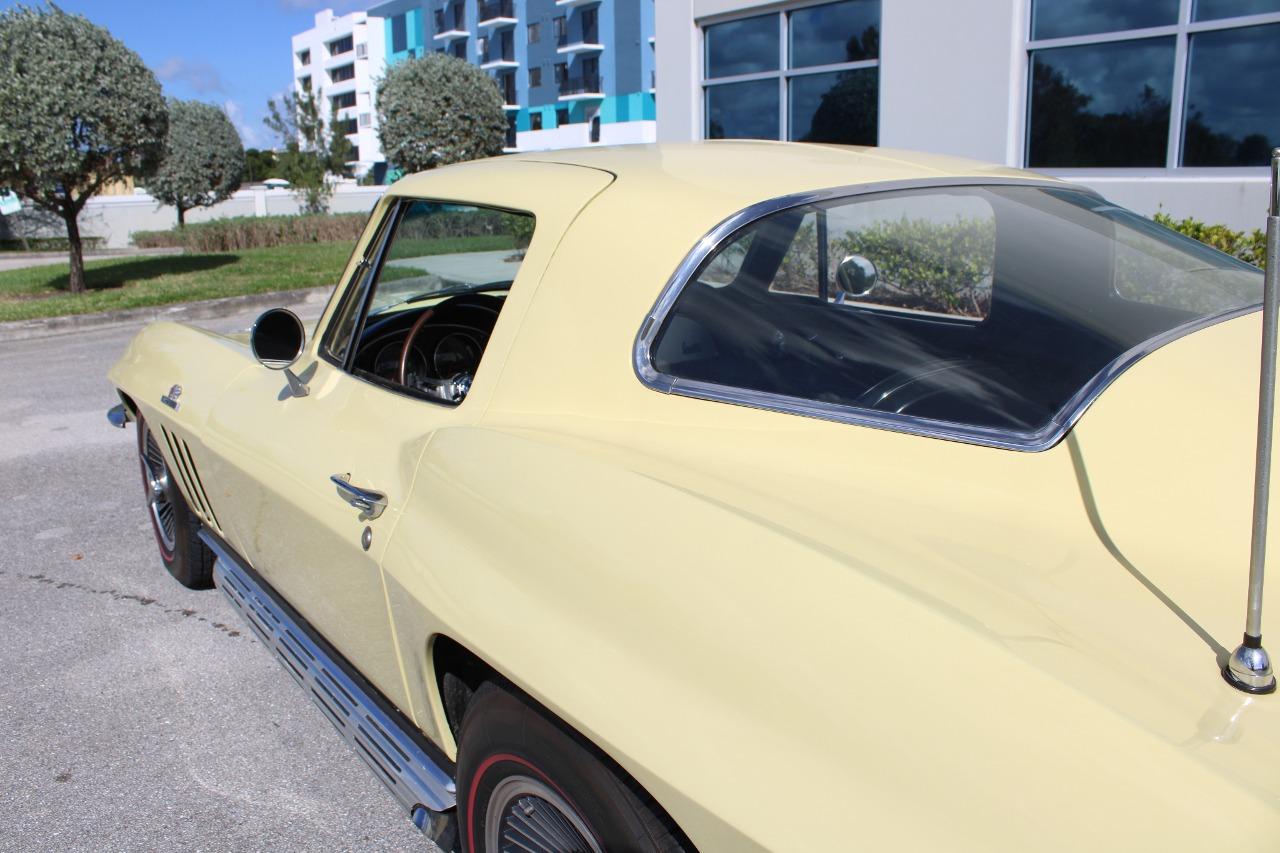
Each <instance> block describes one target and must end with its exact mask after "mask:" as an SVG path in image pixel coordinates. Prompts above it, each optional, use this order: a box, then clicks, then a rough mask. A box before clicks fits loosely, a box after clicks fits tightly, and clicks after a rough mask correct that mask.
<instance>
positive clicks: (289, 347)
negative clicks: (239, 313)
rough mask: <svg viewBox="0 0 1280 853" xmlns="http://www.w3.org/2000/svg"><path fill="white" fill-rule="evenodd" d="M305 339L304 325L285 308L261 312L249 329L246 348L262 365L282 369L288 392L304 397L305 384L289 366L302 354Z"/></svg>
mask: <svg viewBox="0 0 1280 853" xmlns="http://www.w3.org/2000/svg"><path fill="white" fill-rule="evenodd" d="M306 342H307V330H306V329H305V328H303V325H302V321H301V320H299V319H298V315H297V314H294V313H293V312H292V311H290V310H289V309H287V308H272V309H270V310H268V311H264V312H262V313H261V314H259V315H258V319H257V320H254V321H253V329H251V330H250V331H249V348H250V349H252V350H253V357H254V358H256V359H257V360H258V363H259V364H261V365H262V366H263V367H268V368H270V369H271V370H283V371H284V378H285V380H286V381H288V383H289V392H290V393H291V394H292V395H293V396H294V397H305V396H307V394H308V393H310V392H309V391H308V389H307V385H306V383H305V382H303V381H302V380H301V379H299V378H298V376H297V375H296V374H295V373H294V372H293V371H292V370H290V369H289V368H290V366H292V365H293V363H294V362H295V361H297V360H298V356H300V355H302V348H303V346H304V345H305V344H306Z"/></svg>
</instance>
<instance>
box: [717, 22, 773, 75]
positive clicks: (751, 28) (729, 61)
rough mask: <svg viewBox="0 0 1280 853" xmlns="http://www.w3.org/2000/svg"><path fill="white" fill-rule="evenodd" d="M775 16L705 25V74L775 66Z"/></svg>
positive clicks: (721, 73)
mask: <svg viewBox="0 0 1280 853" xmlns="http://www.w3.org/2000/svg"><path fill="white" fill-rule="evenodd" d="M778 26H779V24H778V16H777V15H759V16H757V17H754V18H743V19H742V20H740V21H727V22H725V23H723V24H714V25H713V26H710V27H707V28H706V30H705V33H706V42H707V77H732V76H734V75H736V74H755V73H757V72H761V71H777V70H778V54H779V50H778V39H779V33H778Z"/></svg>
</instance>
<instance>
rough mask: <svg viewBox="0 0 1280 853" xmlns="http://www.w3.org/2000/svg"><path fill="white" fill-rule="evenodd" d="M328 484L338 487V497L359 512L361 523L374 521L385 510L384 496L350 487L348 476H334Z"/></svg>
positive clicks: (385, 501)
mask: <svg viewBox="0 0 1280 853" xmlns="http://www.w3.org/2000/svg"><path fill="white" fill-rule="evenodd" d="M329 482H330V483H333V484H334V485H335V486H337V487H338V497H340V498H342V499H343V500H344V501H346V502H347V503H349V504H351V505H352V506H353V507H355V508H356V509H358V510H360V520H361V521H369V520H371V519H375V518H377V517H378V516H380V515H382V511H383V510H384V509H386V508H387V496H386V495H384V494H382V493H381V492H372V491H369V490H368V489H362V488H360V487H359V486H353V485H351V475H350V474H334V475H333V476H331V477H330V478H329Z"/></svg>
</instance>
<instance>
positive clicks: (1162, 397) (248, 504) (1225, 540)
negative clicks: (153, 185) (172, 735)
mask: <svg viewBox="0 0 1280 853" xmlns="http://www.w3.org/2000/svg"><path fill="white" fill-rule="evenodd" d="M1262 278H1263V277H1262V275H1261V273H1260V272H1259V271H1258V270H1257V269H1256V268H1254V267H1251V266H1247V265H1244V264H1242V263H1239V262H1237V261H1235V260H1233V259H1231V258H1229V257H1227V256H1225V255H1222V254H1219V253H1217V252H1215V251H1213V250H1211V249H1208V248H1206V247H1203V246H1201V245H1200V244H1198V243H1195V242H1193V241H1190V240H1187V239H1185V238H1182V237H1180V236H1178V235H1176V234H1173V233H1172V232H1170V231H1167V230H1165V229H1163V228H1160V227H1159V226H1156V225H1154V224H1153V223H1151V222H1149V221H1147V220H1145V219H1142V218H1140V217H1138V216H1136V215H1134V214H1132V213H1129V212H1127V211H1125V210H1122V209H1119V208H1117V207H1115V206H1113V205H1111V204H1109V203H1107V202H1106V201H1104V200H1103V199H1102V198H1100V197H1099V196H1097V195H1096V194H1094V193H1093V192H1092V191H1090V190H1087V189H1083V188H1081V187H1078V186H1074V185H1072V184H1070V183H1065V182H1061V181H1057V180H1051V179H1047V178H1044V177H1041V176H1037V175H1034V174H1030V173H1027V172H1021V171H1016V170H1011V169H1005V168H1001V167H994V166H985V165H982V164H978V163H972V162H968V161H962V160H955V159H950V158H942V157H931V156H925V155H920V154H914V153H907V152H895V151H891V150H885V149H849V148H838V147H826V146H810V145H787V144H778V143H747V142H724V143H704V144H694V145H679V146H635V147H624V148H616V149H593V150H582V151H557V152H549V153H544V154H529V155H518V156H512V157H504V158H501V159H498V160H491V161H483V162H476V163H469V164H464V165H459V166H451V167H447V168H442V169H438V170H434V171H431V172H427V173H423V174H420V175H415V176H412V177H408V178H405V179H404V180H402V181H400V182H399V183H397V184H396V185H395V186H393V187H391V188H390V190H389V192H388V193H387V195H386V196H385V198H384V199H383V200H382V201H381V202H380V203H379V204H378V206H377V207H376V209H375V210H374V212H373V214H372V216H371V218H370V220H369V224H368V227H367V229H366V230H365V233H364V235H363V237H362V238H361V239H360V241H359V243H358V244H357V246H356V247H355V251H354V253H353V254H352V257H351V260H350V262H349V264H348V265H347V268H346V271H345V273H344V275H343V278H342V281H341V283H340V284H339V285H338V287H337V289H336V291H335V293H334V294H333V297H332V299H331V300H330V302H329V305H328V306H327V308H326V310H325V312H324V314H323V316H322V317H321V319H320V320H319V322H318V324H317V326H316V328H315V329H314V333H313V334H310V335H308V336H307V337H306V340H305V341H304V336H303V329H302V326H301V324H300V323H299V322H298V321H297V319H296V318H294V317H293V316H292V315H291V314H289V313H288V312H284V311H280V310H277V311H272V312H267V314H265V315H263V317H262V318H260V320H259V321H258V323H257V325H256V326H255V328H254V330H253V331H252V333H251V334H250V335H249V336H248V337H245V336H232V337H225V336H221V335H217V334H213V333H210V332H206V331H202V330H200V329H196V328H192V327H188V326H182V325H175V324H166V323H158V324H155V325H153V326H150V327H149V328H147V329H145V330H144V331H142V332H141V333H140V334H139V335H138V336H137V337H136V338H135V340H134V341H133V342H132V344H131V345H130V347H129V349H128V351H127V353H126V354H125V356H124V357H123V358H122V359H121V361H120V362H119V363H118V364H116V365H115V366H114V367H113V368H112V369H111V372H110V379H111V381H112V382H113V383H114V385H115V386H116V387H117V388H118V389H119V392H120V395H121V399H122V405H121V407H118V408H117V409H116V410H113V412H112V413H111V417H112V419H113V421H114V422H115V423H116V424H117V425H123V424H124V422H125V421H126V420H127V421H134V422H136V426H137V433H138V443H139V450H140V456H141V467H142V472H143V479H144V485H145V490H146V497H147V506H148V508H149V512H150V513H151V517H152V520H153V522H154V526H155V530H156V539H157V542H158V543H159V546H160V552H161V556H162V559H163V561H164V563H165V565H166V566H167V567H168V568H169V570H170V571H171V572H172V573H173V575H174V576H175V577H176V578H177V579H178V580H179V581H181V582H182V583H184V584H187V585H189V586H206V585H209V584H210V583H213V582H216V583H217V585H218V586H219V587H220V588H221V589H222V590H223V592H224V593H225V594H226V595H227V596H228V598H229V599H230V600H231V602H232V603H233V604H234V605H235V606H236V607H237V608H238V609H239V610H240V611H241V612H242V613H243V615H244V616H245V617H246V618H247V619H248V620H249V624H250V625H251V626H252V627H253V628H254V630H255V631H256V632H257V634H258V636H259V638H260V639H261V640H262V642H263V643H264V644H266V645H267V646H268V647H269V648H272V649H273V650H274V651H275V652H276V653H277V654H278V655H279V656H280V658H281V660H282V662H283V663H284V665H285V669H286V671H287V672H289V673H290V674H291V675H292V676H293V677H294V678H295V679H296V680H297V681H298V682H299V683H300V684H301V685H303V686H304V688H305V689H306V690H307V691H308V692H309V694H310V695H311V696H312V698H313V699H315V700H316V702H317V703H318V704H319V705H320V707H321V710H322V712H323V713H324V714H325V715H326V716H328V717H329V719H330V720H331V721H332V722H333V724H334V725H335V726H336V727H337V729H338V730H339V732H340V733H341V734H342V735H343V736H344V737H345V738H347V739H348V740H349V741H350V743H351V744H352V745H353V746H354V748H355V749H356V750H357V752H358V753H359V755H360V756H361V757H362V758H363V759H364V760H365V761H366V762H367V763H368V764H369V766H370V768H371V769H372V770H373V772H374V774H375V775H376V776H377V777H378V778H379V779H380V780H381V781H382V782H383V783H385V784H386V785H387V786H388V787H389V788H390V789H391V791H392V793H393V794H394V795H395V797H396V799H397V801H398V802H399V803H400V804H401V806H402V807H403V808H404V809H405V811H406V813H407V814H409V815H410V816H411V817H412V818H413V819H414V821H415V822H416V823H418V825H419V826H420V827H422V828H423V829H424V831H426V832H428V833H429V834H430V835H431V836H432V837H433V838H434V839H436V840H437V841H438V842H439V843H440V844H441V845H442V846H444V847H446V848H449V847H454V848H461V849H463V850H468V851H497V850H513V849H518V850H532V851H613V850H629V849H636V850H662V851H676V850H693V849H699V850H703V851H751V850H778V851H787V850H795V851H816V850H844V849H871V850H975V851H976V850H981V851H989V850H1016V851H1027V850H1070V851H1080V850H1095V849H1116V850H1138V849H1159V850H1198V851H1202V850H1232V851H1237V853H1238V851H1244V850H1268V849H1269V850H1274V849H1275V847H1276V844H1277V841H1276V839H1277V837H1280V705H1278V704H1277V703H1278V702H1280V700H1278V699H1277V698H1276V697H1275V696H1269V695H1265V694H1263V693H1260V692H1259V693H1249V692H1242V691H1241V690H1237V689H1233V687H1232V686H1231V685H1230V684H1228V683H1227V681H1226V680H1224V678H1223V677H1222V675H1221V672H1220V670H1221V668H1222V667H1223V666H1224V664H1225V663H1226V661H1227V657H1228V655H1229V654H1230V652H1229V649H1230V648H1231V647H1232V646H1233V645H1234V644H1235V640H1236V638H1237V637H1238V636H1239V627H1240V616H1241V611H1242V606H1241V605H1242V604H1243V603H1244V591H1245V577H1246V574H1247V566H1248V565H1249V537H1250V530H1249V514H1250V506H1251V484H1252V475H1253V452H1254V429H1255V427H1256V423H1257V411H1258V409H1257V398H1256V395H1257V389H1258V358H1257V353H1258V341H1259V329H1260V311H1259V303H1260V302H1261V300H1262V291H1263V287H1262Z"/></svg>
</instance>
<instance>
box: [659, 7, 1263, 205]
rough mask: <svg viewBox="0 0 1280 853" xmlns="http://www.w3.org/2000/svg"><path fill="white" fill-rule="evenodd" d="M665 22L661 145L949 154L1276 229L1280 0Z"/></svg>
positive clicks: (703, 14)
mask: <svg viewBox="0 0 1280 853" xmlns="http://www.w3.org/2000/svg"><path fill="white" fill-rule="evenodd" d="M656 26H657V31H656V35H657V45H656V49H657V52H658V54H659V58H660V59H661V61H662V74H661V75H659V76H658V81H657V86H658V95H659V97H658V100H657V105H658V129H659V138H660V139H663V140H692V139H714V138H733V137H737V138H742V137H753V138H763V139H789V140H796V141H807V142H835V143H843V144H854V145H882V146H886V147H894V148H908V149H917V150H925V151H936V152H940V153H946V154H955V155H959V156H964V157H972V158H976V159H980V160H987V161H993V162H996V163H1004V164H1006V165H1010V166H1018V167H1029V168H1032V169H1035V170H1037V171H1041V172H1047V173H1049V174H1053V175H1059V176H1062V177H1065V178H1068V179H1070V180H1073V181H1076V182H1078V183H1082V184H1085V185H1087V186H1091V187H1093V188H1095V189H1097V190H1098V191H1099V192H1101V193H1102V194H1103V195H1105V196H1107V197H1109V198H1112V199H1113V200H1115V201H1116V202H1118V203H1120V204H1123V205H1125V206H1127V207H1131V208H1133V209H1135V210H1137V211H1139V212H1141V213H1145V214H1152V213H1155V212H1156V211H1158V210H1163V211H1164V212H1166V213H1170V214H1171V215H1173V216H1176V217H1182V216H1195V217H1196V218H1198V219H1202V220H1206V221H1209V222H1221V223H1225V224H1228V225H1231V226H1233V227H1235V228H1257V227H1261V226H1262V223H1263V222H1264V221H1265V220H1264V217H1265V215H1266V210H1267V185H1268V182H1269V174H1268V169H1267V168H1266V166H1267V163H1268V162H1269V161H1270V150H1271V148H1272V147H1274V146H1280V95H1277V92H1280V89H1277V88H1276V87H1275V86H1274V85H1272V84H1271V83H1270V82H1269V81H1272V80H1275V79H1277V78H1278V77H1280V0H1142V2H1137V0H982V2H977V0H966V2H939V0H883V2H882V0H837V2H832V0H788V2H778V0H659V3H658V9H657V21H656Z"/></svg>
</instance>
